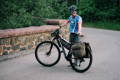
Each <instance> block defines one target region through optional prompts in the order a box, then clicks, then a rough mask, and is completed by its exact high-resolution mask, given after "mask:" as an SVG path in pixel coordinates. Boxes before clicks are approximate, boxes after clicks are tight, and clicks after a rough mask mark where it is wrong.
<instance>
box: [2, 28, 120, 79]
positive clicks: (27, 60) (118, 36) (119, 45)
mask: <svg viewBox="0 0 120 80" xmlns="http://www.w3.org/2000/svg"><path fill="white" fill-rule="evenodd" d="M83 33H84V34H85V41H87V42H90V44H91V46H92V50H93V64H92V66H91V68H90V69H89V70H88V71H87V72H85V73H77V72H75V71H74V70H72V69H71V67H67V66H68V65H69V63H68V62H67V61H65V59H64V58H63V55H62V58H61V60H60V62H59V63H58V64H57V65H55V66H53V67H50V68H47V67H43V66H41V65H40V64H39V63H38V62H37V61H36V59H35V57H34V50H27V51H22V53H31V54H29V55H25V56H21V57H17V58H13V59H10V60H7V61H2V62H0V80H120V32H119V31H109V30H102V29H92V28H83Z"/></svg>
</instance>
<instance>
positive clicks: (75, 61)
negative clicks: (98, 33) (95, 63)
mask: <svg viewBox="0 0 120 80" xmlns="http://www.w3.org/2000/svg"><path fill="white" fill-rule="evenodd" d="M91 53H92V51H91V47H90V46H88V48H87V55H88V57H81V58H75V57H74V55H73V54H72V53H71V59H70V64H71V66H72V68H73V70H75V71H76V72H80V73H83V72H85V71H87V70H88V69H89V68H90V67H91V64H92V60H93V57H92V54H91Z"/></svg>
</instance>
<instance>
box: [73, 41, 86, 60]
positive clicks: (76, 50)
mask: <svg viewBox="0 0 120 80" xmlns="http://www.w3.org/2000/svg"><path fill="white" fill-rule="evenodd" d="M71 53H73V55H74V57H75V58H80V57H84V56H85V55H86V50H85V43H84V42H79V43H74V44H73V45H72V47H71Z"/></svg>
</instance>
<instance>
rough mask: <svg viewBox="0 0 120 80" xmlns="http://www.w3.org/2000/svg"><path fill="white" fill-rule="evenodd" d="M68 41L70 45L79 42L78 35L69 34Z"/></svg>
mask: <svg viewBox="0 0 120 80" xmlns="http://www.w3.org/2000/svg"><path fill="white" fill-rule="evenodd" d="M69 41H70V42H71V43H76V42H80V38H79V35H78V34H76V33H70V36H69Z"/></svg>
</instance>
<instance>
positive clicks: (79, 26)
mask: <svg viewBox="0 0 120 80" xmlns="http://www.w3.org/2000/svg"><path fill="white" fill-rule="evenodd" d="M81 29H82V22H80V21H79V22H78V34H79V35H82V33H81Z"/></svg>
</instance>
